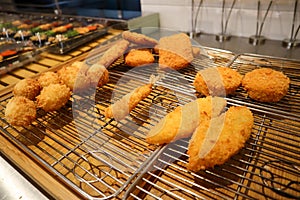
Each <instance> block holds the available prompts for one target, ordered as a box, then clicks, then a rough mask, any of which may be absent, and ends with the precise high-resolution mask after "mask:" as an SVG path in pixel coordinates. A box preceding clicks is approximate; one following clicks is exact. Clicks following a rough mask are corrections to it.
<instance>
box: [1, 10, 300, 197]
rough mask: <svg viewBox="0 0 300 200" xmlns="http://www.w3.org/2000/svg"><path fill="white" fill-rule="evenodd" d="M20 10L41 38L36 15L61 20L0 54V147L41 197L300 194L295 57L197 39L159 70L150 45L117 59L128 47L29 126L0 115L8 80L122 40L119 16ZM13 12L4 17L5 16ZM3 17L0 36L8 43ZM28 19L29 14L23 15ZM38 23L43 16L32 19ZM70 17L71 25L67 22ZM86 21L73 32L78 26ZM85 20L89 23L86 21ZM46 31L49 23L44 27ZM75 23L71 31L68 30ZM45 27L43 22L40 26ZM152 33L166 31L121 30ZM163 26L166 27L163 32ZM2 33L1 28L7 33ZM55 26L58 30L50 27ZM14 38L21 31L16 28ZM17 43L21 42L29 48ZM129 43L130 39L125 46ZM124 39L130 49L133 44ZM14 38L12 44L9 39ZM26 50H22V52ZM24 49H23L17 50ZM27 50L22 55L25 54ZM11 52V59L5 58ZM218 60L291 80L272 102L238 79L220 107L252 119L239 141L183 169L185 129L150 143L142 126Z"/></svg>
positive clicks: (190, 90)
mask: <svg viewBox="0 0 300 200" xmlns="http://www.w3.org/2000/svg"><path fill="white" fill-rule="evenodd" d="M10 15H11V16H15V15H19V16H20V15H22V16H28V17H26V18H30V23H27V24H31V23H32V22H33V21H35V22H36V21H38V22H39V23H38V24H37V25H36V26H35V27H32V28H31V29H30V30H31V33H32V34H34V35H35V36H37V37H41V35H42V33H43V31H42V32H41V33H40V32H37V33H40V34H35V33H34V32H35V30H38V29H40V28H41V25H42V24H43V23H44V22H45V23H47V24H48V23H54V22H55V23H56V22H59V25H57V26H55V27H54V28H59V27H62V29H67V30H66V32H65V33H66V34H68V35H67V36H69V37H67V38H66V39H65V40H63V39H62V38H61V37H62V36H63V34H64V33H59V34H56V35H55V38H56V39H58V41H56V42H55V43H51V42H49V41H47V42H45V43H44V42H42V41H41V38H38V43H36V41H34V40H30V38H29V40H26V43H25V39H24V40H23V38H21V41H20V42H17V43H16V44H17V45H21V47H22V48H23V49H22V48H21V49H22V50H20V52H17V54H16V55H12V56H11V57H4V59H3V60H2V63H3V65H1V67H2V68H3V69H5V71H4V70H3V73H2V75H1V81H0V89H1V93H0V124H1V126H0V132H1V134H0V146H1V147H0V149H1V155H3V157H5V158H6V159H7V160H9V162H10V163H11V164H12V165H13V166H14V167H15V168H16V169H17V170H18V171H20V172H21V173H22V174H23V175H24V177H26V178H27V179H28V180H29V181H30V182H32V183H33V184H34V185H35V186H36V187H37V188H38V189H39V190H41V191H42V192H43V193H44V194H45V196H47V197H49V198H50V199H51V198H53V199H299V198H300V195H299V194H300V189H299V183H300V179H299V177H300V170H299V166H300V163H299V153H300V147H299V142H300V137H299V132H300V109H299V108H300V107H299V105H300V96H299V95H300V94H299V89H300V82H299V80H300V73H299V67H300V61H299V60H296V59H287V58H280V57H273V56H266V55H259V54H251V53H235V52H233V51H229V50H223V49H219V48H212V47H208V46H201V45H199V44H198V43H197V42H195V41H193V40H192V46H193V48H198V49H200V54H195V56H194V57H193V60H192V61H191V62H190V63H189V64H188V66H186V67H185V68H183V69H180V70H170V71H162V70H161V68H160V66H159V64H158V62H159V57H160V54H159V51H157V50H156V48H158V47H153V46H152V47H151V48H149V47H147V49H148V50H149V49H151V54H153V56H154V58H155V61H154V64H151V65H150V66H148V67H147V66H142V67H137V68H133V67H132V66H129V65H128V63H126V61H125V56H126V54H127V53H128V52H126V53H124V54H123V55H121V56H119V57H118V58H117V59H115V60H114V62H112V63H111V64H109V65H108V66H106V69H107V70H108V72H109V81H108V82H107V83H106V84H104V85H102V86H101V87H96V88H91V89H86V90H85V91H83V92H82V91H80V92H78V93H77V92H76V90H75V91H73V92H72V96H71V97H70V99H69V100H68V101H67V103H66V104H65V105H64V106H63V107H61V108H60V109H59V110H56V111H50V112H46V111H45V110H43V109H40V108H39V109H37V113H36V118H35V120H34V121H33V122H32V123H31V124H30V125H29V126H13V125H11V124H10V123H9V122H8V120H7V118H6V117H5V111H6V107H7V104H8V102H9V101H10V100H11V99H12V98H13V96H14V92H13V90H14V86H15V84H16V83H18V82H19V81H20V80H22V79H26V78H38V77H39V76H40V75H41V74H43V73H44V72H55V73H56V72H58V71H59V70H60V69H63V68H66V67H68V66H70V65H72V64H73V63H76V62H84V63H85V64H86V65H87V66H89V67H91V66H94V64H97V63H98V62H99V59H101V58H102V57H103V56H104V55H105V54H106V52H109V50H110V49H111V48H113V47H115V45H116V44H118V42H120V41H121V40H123V39H124V38H122V37H123V36H122V33H123V32H124V31H125V30H128V29H130V28H129V27H128V21H126V20H125V21H124V20H120V19H114V20H112V19H109V20H105V19H103V18H97V17H86V18H84V17H79V18H77V17H75V16H70V15H66V16H64V15H60V16H59V17H57V16H56V15H53V14H49V15H48V14H47V15H46V14H45V15H43V16H40V15H36V14H30V15H29V14H28V15H27V14H25V13H21V14H20V13H10ZM11 18H13V17H11ZM13 22H15V20H11V23H10V24H5V25H3V26H5V27H3V29H4V30H5V31H4V32H5V35H4V37H3V41H4V42H5V43H7V44H5V45H11V44H15V43H13V42H14V41H13V42H12V40H11V39H12V38H11V37H10V36H9V37H7V36H8V32H9V31H8V30H9V29H12V30H13V29H14V28H13V26H12V25H13V24H12V23H13ZM28 22H29V21H28ZM41 22H43V23H41ZM70 24H72V25H70ZM79 27H80V28H82V29H83V30H88V32H85V33H79V32H78V30H80V29H77V28H79ZM91 27H93V30H91ZM51 30H53V29H51ZM76 30H77V33H76V35H73V34H75V31H76ZM47 31H49V30H46V31H45V32H47ZM130 31H131V32H134V33H139V34H142V35H145V36H147V37H151V38H154V39H156V40H157V41H159V40H160V39H161V38H162V37H164V36H165V33H166V32H167V33H168V35H170V34H177V32H172V31H171V32H170V31H166V30H163V29H160V28H158V27H156V28H151V29H148V28H137V29H134V30H130ZM165 31H166V32H165ZM6 33H7V34H6ZM57 35H59V36H57ZM21 37H23V36H21ZM25 44H26V45H29V44H30V49H26V51H25V50H24V49H25V48H27V46H25ZM133 46H134V45H133ZM133 46H131V48H134V47H133ZM14 47H15V46H14ZM28 54H29V56H28ZM24 56H25V57H26V56H27V57H26V58H25V59H24ZM29 57H30V59H29ZM10 59H12V60H13V59H15V60H14V61H12V62H10ZM218 66H225V67H228V68H230V69H233V70H235V71H237V72H238V73H239V74H241V75H242V76H244V75H245V74H247V73H248V72H250V71H252V70H254V69H258V68H269V69H272V70H276V71H280V72H282V73H284V74H285V75H286V76H287V77H288V78H289V80H290V84H289V89H288V91H287V94H286V95H285V96H284V97H283V98H282V99H281V100H280V101H278V102H259V101H256V100H253V99H252V98H250V97H249V95H248V94H247V92H246V91H245V90H244V89H243V87H242V86H239V87H238V89H237V90H236V91H235V93H234V94H232V95H228V96H226V97H224V99H225V100H226V102H227V104H226V108H225V110H227V109H229V108H230V107H235V106H246V107H247V108H249V110H250V111H251V112H252V114H253V119H254V124H253V126H252V129H251V133H250V137H249V139H248V140H247V141H246V143H245V145H244V146H243V148H241V149H240V150H239V151H238V152H237V153H236V154H234V155H233V156H232V157H231V158H230V159H228V160H227V161H226V162H225V163H224V164H222V165H217V166H215V167H213V168H208V169H205V170H199V171H191V170H188V169H187V164H188V162H189V154H188V153H187V151H188V148H189V140H190V137H188V138H181V139H179V140H177V141H174V142H172V143H170V144H165V145H156V144H150V143H148V142H147V140H146V136H147V133H148V132H149V131H150V130H151V128H153V126H154V125H155V124H157V123H158V122H159V121H160V120H161V119H162V118H163V117H164V116H165V115H167V114H168V113H170V112H172V111H173V110H174V109H175V108H176V107H178V106H183V105H185V104H187V103H188V102H191V101H193V100H195V99H196V98H202V97H203V96H201V95H199V93H197V92H196V91H195V88H194V87H193V82H194V79H195V76H196V74H197V72H198V71H200V70H203V69H206V68H210V67H218ZM152 75H155V76H156V77H160V78H159V79H158V80H157V81H156V83H155V84H154V86H153V87H152V91H151V93H150V94H149V95H148V96H147V97H146V98H144V99H143V100H142V101H140V102H139V103H138V104H137V106H136V107H135V108H134V109H133V110H132V111H131V112H130V114H128V115H127V116H126V117H125V119H123V120H120V121H118V120H115V119H107V118H106V117H105V114H104V113H105V109H106V108H107V107H109V106H110V105H111V104H112V103H113V102H114V101H116V100H117V99H119V98H120V97H122V96H126V94H130V93H131V92H132V91H133V89H134V88H136V87H137V86H141V85H145V84H147V83H149V77H151V76H152Z"/></svg>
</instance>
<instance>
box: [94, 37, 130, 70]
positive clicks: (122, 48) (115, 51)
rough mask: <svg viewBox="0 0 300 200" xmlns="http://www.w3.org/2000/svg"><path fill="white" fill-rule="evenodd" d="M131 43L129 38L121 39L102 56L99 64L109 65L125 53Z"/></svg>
mask: <svg viewBox="0 0 300 200" xmlns="http://www.w3.org/2000/svg"><path fill="white" fill-rule="evenodd" d="M129 44H130V43H129V42H128V41H127V40H124V39H122V40H119V41H118V42H116V43H115V44H114V45H113V46H112V47H110V48H109V49H108V50H107V51H106V52H105V53H104V54H103V55H102V56H101V58H100V60H99V61H98V64H100V65H103V66H105V67H109V66H110V65H111V64H112V63H113V62H114V61H116V60H117V59H118V58H120V57H121V56H123V55H124V54H125V52H126V50H127V48H128V47H129Z"/></svg>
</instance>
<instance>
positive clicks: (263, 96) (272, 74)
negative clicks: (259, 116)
mask: <svg viewBox="0 0 300 200" xmlns="http://www.w3.org/2000/svg"><path fill="white" fill-rule="evenodd" d="M289 84H290V79H289V78H288V77H287V76H286V75H285V74H283V73H282V72H279V71H275V70H273V69H270V68H260V69H255V70H253V71H251V72H248V73H246V74H245V76H244V78H243V80H242V86H243V88H244V89H245V90H246V91H247V93H248V95H249V97H250V98H252V99H254V100H256V101H260V102H278V101H280V100H281V99H282V98H283V97H284V96H285V95H286V94H287V92H288V89H289Z"/></svg>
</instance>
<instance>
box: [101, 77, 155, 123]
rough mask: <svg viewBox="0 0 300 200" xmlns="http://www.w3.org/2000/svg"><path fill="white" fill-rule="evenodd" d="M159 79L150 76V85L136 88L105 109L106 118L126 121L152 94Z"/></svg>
mask: <svg viewBox="0 0 300 200" xmlns="http://www.w3.org/2000/svg"><path fill="white" fill-rule="evenodd" d="M156 80H157V78H156V77H155V76H153V75H151V76H150V80H149V83H148V84H146V85H143V86H140V87H137V88H135V89H134V90H133V91H132V92H130V93H128V94H126V95H125V96H123V97H122V98H121V99H119V100H118V101H116V102H115V103H114V104H112V105H110V106H109V107H107V108H105V109H104V116H105V118H114V119H115V120H116V121H120V120H122V119H124V118H125V117H126V116H127V115H128V114H129V113H130V112H131V111H132V110H133V109H134V108H135V107H136V106H137V104H138V103H140V102H141V101H142V100H143V99H145V98H146V97H147V96H148V95H149V94H150V93H151V92H152V87H153V85H154V83H155V82H156Z"/></svg>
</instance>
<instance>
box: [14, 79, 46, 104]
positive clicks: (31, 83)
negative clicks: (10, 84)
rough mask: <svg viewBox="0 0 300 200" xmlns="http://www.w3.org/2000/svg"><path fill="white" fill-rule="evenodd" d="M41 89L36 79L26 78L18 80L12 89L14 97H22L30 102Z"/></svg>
mask: <svg viewBox="0 0 300 200" xmlns="http://www.w3.org/2000/svg"><path fill="white" fill-rule="evenodd" d="M40 90H41V87H40V84H39V82H38V81H37V80H36V79H31V78H26V79H23V80H20V81H19V82H18V83H17V84H16V85H15V87H14V89H13V94H14V95H15V96H23V97H26V98H28V99H30V100H34V99H35V97H36V96H37V95H38V94H39V93H40Z"/></svg>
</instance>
